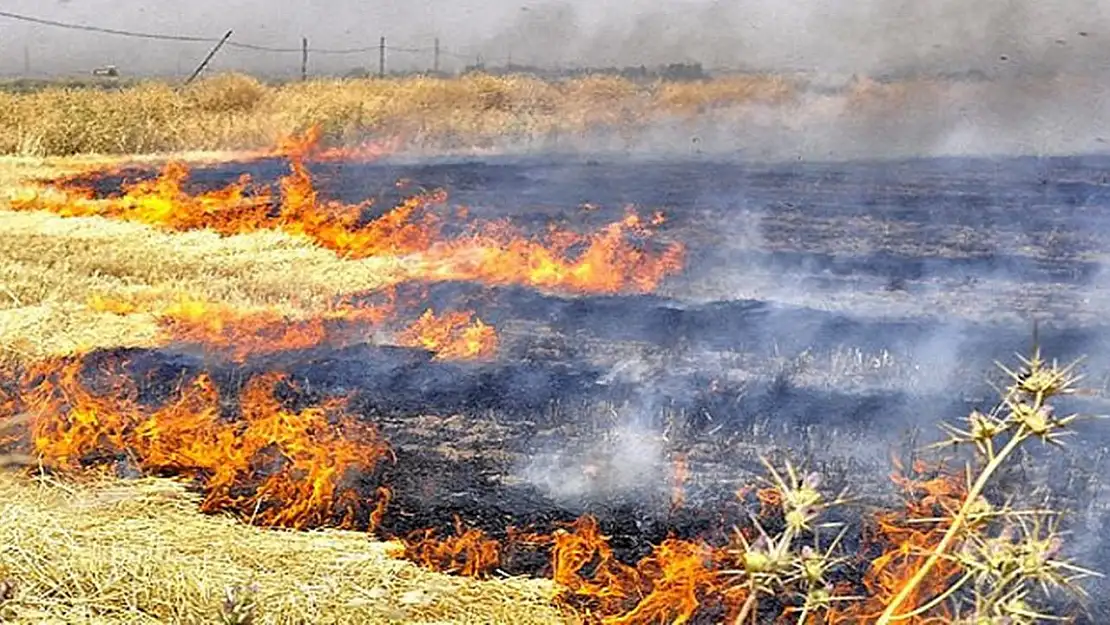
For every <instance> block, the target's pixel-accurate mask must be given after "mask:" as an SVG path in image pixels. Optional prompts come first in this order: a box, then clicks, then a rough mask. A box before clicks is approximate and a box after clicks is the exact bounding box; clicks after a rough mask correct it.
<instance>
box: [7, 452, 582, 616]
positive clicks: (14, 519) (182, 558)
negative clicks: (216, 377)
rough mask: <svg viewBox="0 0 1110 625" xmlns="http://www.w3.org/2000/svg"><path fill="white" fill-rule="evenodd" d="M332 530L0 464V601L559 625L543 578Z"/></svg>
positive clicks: (150, 611)
mask: <svg viewBox="0 0 1110 625" xmlns="http://www.w3.org/2000/svg"><path fill="white" fill-rule="evenodd" d="M396 548H397V547H396V545H392V544H389V543H376V542H373V541H371V540H370V539H369V538H368V537H367V536H366V535H365V534H360V533H356V532H342V531H330V530H329V531H315V532H292V531H278V530H268V529H261V528H257V527H251V526H248V525H244V524H243V523H240V522H237V521H235V520H233V519H230V518H224V517H219V516H209V515H203V514H201V513H200V512H199V508H198V502H197V500H196V497H195V496H193V495H192V494H189V493H188V492H187V491H186V489H185V487H184V486H183V485H181V484H179V483H176V482H173V481H169V480H164V479H142V480H134V481H119V480H96V481H90V482H80V483H75V482H72V481H66V482H61V481H57V480H54V479H51V478H46V477H42V478H34V479H32V478H27V477H22V476H18V475H14V474H12V473H9V472H4V473H0V610H2V612H3V614H2V615H3V616H4V617H7V618H8V619H11V620H12V621H13V622H21V623H171V622H172V623H219V622H223V623H236V624H240V625H246V624H252V625H268V624H279V623H281V624H301V623H314V624H327V623H332V624H341V623H352V624H353V623H360V624H361V623H401V622H404V623H448V622H450V623H520V624H528V623H537V624H543V625H549V624H551V623H557V622H563V620H564V618H565V615H564V614H561V613H560V612H559V611H558V610H557V609H556V608H555V607H554V605H553V602H552V597H553V593H554V586H553V584H552V583H551V582H550V581H547V580H522V579H507V580H497V581H491V582H479V581H474V580H468V579H463V578H457V577H448V576H446V575H441V574H438V573H433V572H430V571H426V570H424V569H421V568H419V567H417V566H416V565H414V564H411V563H408V562H405V561H402V560H398V559H395V558H393V557H391V552H392V551H393V550H394V549H396Z"/></svg>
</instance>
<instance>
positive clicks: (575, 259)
mask: <svg viewBox="0 0 1110 625" xmlns="http://www.w3.org/2000/svg"><path fill="white" fill-rule="evenodd" d="M317 141H318V140H317V139H314V138H312V137H311V136H309V137H307V138H303V139H295V138H294V139H290V140H288V141H287V142H286V143H284V144H282V145H280V146H279V147H278V148H277V151H278V152H279V153H282V154H284V155H286V156H288V157H289V167H290V171H289V173H288V174H286V175H285V176H283V177H281V179H280V180H279V181H278V183H277V187H278V190H277V192H276V194H275V192H274V191H273V190H272V189H271V188H270V187H269V186H265V185H257V184H254V183H253V182H252V181H251V179H250V177H249V176H247V175H243V176H241V177H240V179H239V180H238V181H236V182H234V183H232V184H230V185H228V186H226V187H224V188H222V189H216V190H212V191H205V192H202V193H197V194H190V193H189V192H187V191H186V183H187V181H188V178H189V175H190V172H189V169H188V167H187V166H186V165H184V164H183V163H179V162H170V163H168V164H166V165H165V167H164V168H163V170H162V172H161V174H160V175H159V176H157V177H156V178H154V179H150V180H139V181H136V182H130V183H125V184H123V187H122V193H121V194H117V195H114V196H110V197H107V198H103V199H98V198H97V197H96V193H95V191H94V189H92V188H90V187H87V186H81V185H80V184H79V183H77V182H75V181H73V180H62V181H59V182H57V183H55V184H54V185H51V186H48V187H44V188H40V189H38V190H36V191H34V192H28V193H23V194H20V195H19V196H18V197H16V198H14V199H13V201H12V202H11V205H12V208H13V209H15V210H49V211H53V212H55V213H57V214H59V215H62V216H66V217H88V216H100V217H106V218H113V219H123V220H129V221H136V222H140V223H144V224H148V225H151V226H156V227H160V228H165V229H168V230H172V231H188V230H198V229H210V230H213V231H215V232H218V233H220V234H221V235H235V234H245V233H250V232H255V231H259V230H278V231H282V232H286V233H288V234H290V235H293V236H296V237H302V238H307V239H309V240H311V241H312V242H314V243H315V244H316V245H319V246H321V247H324V248H326V249H329V250H332V251H334V252H335V253H336V254H338V255H340V256H342V257H344V258H351V259H360V258H367V257H371V256H404V257H413V259H414V260H416V261H418V262H417V263H416V265H415V267H414V269H413V271H414V273H415V275H412V276H410V277H413V278H421V279H425V280H476V281H481V282H484V283H487V284H495V285H507V284H515V285H525V286H531V287H537V288H544V289H556V290H566V291H571V292H578V293H618V292H624V291H631V292H640V293H643V292H649V291H652V290H654V289H655V288H657V287H658V285H659V284H660V283H661V281H662V280H663V279H664V278H665V277H667V276H669V275H672V274H674V273H677V272H679V271H681V269H682V266H683V263H684V260H685V248H684V247H683V245H681V244H680V243H670V244H668V245H664V246H662V247H659V248H658V249H653V248H652V247H651V246H649V245H647V243H650V239H651V238H652V237H654V236H655V234H656V230H657V229H658V228H659V227H660V226H661V225H662V224H663V223H665V218H664V216H663V215H662V214H659V213H657V214H654V215H652V216H651V217H649V218H644V217H641V216H640V215H639V214H637V213H635V212H632V211H629V212H628V213H627V215H626V216H625V217H624V218H623V219H621V220H619V221H617V222H614V223H611V224H609V225H607V226H605V227H603V228H602V229H600V230H599V231H596V232H592V233H587V234H580V233H576V232H572V231H569V230H562V229H558V228H555V227H552V228H550V229H549V231H548V232H547V233H545V234H544V235H542V236H529V235H526V234H525V233H523V232H522V231H520V230H519V229H518V228H515V227H513V226H512V225H511V224H509V223H508V222H506V221H495V222H471V223H469V224H466V225H467V228H466V229H465V230H466V232H467V233H466V234H464V235H462V236H459V237H456V238H454V239H451V238H447V237H445V236H444V235H443V217H442V216H441V215H439V214H437V213H436V212H435V211H434V210H433V209H434V208H435V207H438V206H441V205H443V204H445V203H446V201H447V194H446V193H445V192H444V191H443V190H433V191H429V192H424V193H418V194H415V195H412V196H410V197H408V198H407V199H405V200H404V201H403V202H401V203H400V204H399V205H398V206H395V207H393V208H391V209H389V210H387V211H385V212H384V213H383V214H382V215H380V216H379V217H377V218H375V219H366V215H365V214H366V212H367V211H368V209H370V208H371V202H369V201H367V202H362V203H358V204H345V203H342V202H337V201H330V200H324V199H322V198H321V197H320V195H319V193H318V192H317V190H316V187H315V183H314V181H313V179H312V176H311V174H310V172H309V170H308V168H307V166H306V165H305V162H306V161H305V159H306V158H307V157H308V156H309V155H312V154H315V153H316V151H317V148H315V147H313V146H316V145H317ZM458 218H459V219H464V220H465V219H467V217H466V213H465V211H460V212H459V215H458Z"/></svg>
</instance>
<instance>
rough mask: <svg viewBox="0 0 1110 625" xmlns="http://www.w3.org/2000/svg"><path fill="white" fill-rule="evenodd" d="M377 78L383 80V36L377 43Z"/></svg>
mask: <svg viewBox="0 0 1110 625" xmlns="http://www.w3.org/2000/svg"><path fill="white" fill-rule="evenodd" d="M378 78H385V35H382V38H381V40H379V41H378Z"/></svg>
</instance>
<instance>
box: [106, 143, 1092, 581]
mask: <svg viewBox="0 0 1110 625" xmlns="http://www.w3.org/2000/svg"><path fill="white" fill-rule="evenodd" d="M312 169H313V173H314V175H316V176H317V178H318V180H319V181H320V187H321V191H322V193H323V194H324V195H325V196H329V197H336V198H339V199H343V200H346V201H359V200H362V199H365V198H366V197H376V198H378V204H377V208H374V209H372V211H376V212H379V213H380V212H381V211H382V210H385V209H386V208H388V207H390V206H392V205H393V204H394V203H395V202H396V201H397V200H398V199H399V194H401V193H404V191H399V190H398V187H397V185H395V184H394V183H395V182H396V181H397V180H398V179H402V178H404V179H407V180H410V181H411V183H410V184H409V185H408V187H407V188H408V189H409V190H410V191H411V190H414V189H419V188H444V189H446V190H447V191H448V193H449V196H450V200H449V201H450V203H451V204H452V205H454V204H459V205H465V206H467V207H468V208H469V209H470V214H471V216H472V217H475V218H509V219H510V220H511V221H512V222H513V223H515V224H518V225H519V226H521V227H522V228H525V229H526V230H531V231H539V230H541V229H542V228H543V227H545V226H546V225H547V224H549V223H551V222H555V223H558V224H560V225H562V226H564V227H571V228H574V229H578V230H586V229H589V228H592V227H596V226H599V225H602V224H604V223H607V222H609V221H612V220H614V219H617V218H619V217H620V215H621V214H622V211H623V210H624V207H625V205H627V204H634V205H636V206H638V207H640V208H643V209H647V210H653V209H660V210H663V211H664V212H665V213H666V214H667V216H668V223H667V224H666V225H665V226H664V228H663V231H662V234H661V236H662V237H663V238H665V239H669V240H679V241H683V242H684V243H685V244H686V245H687V246H688V249H689V252H690V258H689V263H688V266H687V268H686V270H685V272H684V273H683V275H681V276H678V277H676V278H674V279H671V280H670V281H668V282H667V283H666V285H665V286H664V288H663V289H662V291H661V292H660V293H659V294H655V295H607V296H581V295H568V294H558V293H540V292H536V291H535V290H532V289H526V288H520V287H488V286H483V285H477V284H469V283H437V284H426V283H420V284H415V283H414V284H406V285H402V286H401V287H400V294H401V297H399V298H398V299H399V300H400V301H402V302H406V301H408V302H412V310H411V311H407V312H410V313H412V314H419V313H420V312H422V310H423V308H425V307H428V306H431V307H434V308H435V309H436V310H437V311H442V310H452V309H460V310H462V309H465V310H474V311H476V312H477V313H478V316H479V317H481V318H482V319H483V320H484V321H485V322H487V323H490V324H492V325H494V326H495V327H497V329H498V331H499V334H500V335H501V337H502V347H501V350H500V355H499V357H498V359H497V360H496V361H494V362H487V363H470V362H459V363H451V362H440V361H436V360H433V359H432V356H431V354H428V353H425V352H421V351H419V350H412V349H402V348H396V347H389V346H384V345H371V344H368V343H358V342H356V343H355V344H346V345H342V346H335V345H326V346H321V347H319V348H316V349H312V350H305V351H300V352H289V353H281V354H277V355H272V356H265V357H260V358H254V359H252V360H251V361H249V362H248V363H247V364H245V365H235V364H231V363H228V362H226V361H221V360H220V359H219V358H215V357H213V355H211V354H203V353H201V352H200V351H198V350H197V349H196V348H194V347H193V346H186V345H181V346H176V347H175V349H174V350H172V351H171V350H156V351H135V352H130V353H128V354H127V357H128V360H129V362H130V363H131V364H130V365H129V366H130V367H132V368H133V369H134V371H135V375H136V376H137V378H139V379H144V380H148V381H149V384H148V385H147V393H148V396H149V397H148V398H149V399H150V400H151V401H156V400H157V398H158V397H164V396H165V395H166V394H168V393H170V392H171V390H172V388H173V387H174V385H175V383H176V381H178V380H180V379H181V378H182V376H187V375H190V374H192V373H195V372H197V371H200V370H206V371H210V372H212V373H213V375H214V376H215V378H216V380H217V383H218V384H219V385H221V387H223V388H224V389H225V390H234V389H236V388H238V386H241V384H242V382H243V380H244V379H246V378H249V377H250V376H251V375H254V374H256V373H261V372H268V371H275V370H276V371H283V372H286V373H288V374H289V376H290V379H291V380H292V381H293V382H294V383H295V385H296V389H297V390H295V391H293V390H290V392H289V396H288V397H287V399H288V401H290V402H292V403H298V402H308V401H314V400H316V399H319V398H320V397H323V396H334V395H344V396H348V395H349V396H351V397H352V398H353V399H352V406H353V408H354V409H355V410H357V411H358V412H359V414H362V415H364V416H365V418H367V419H371V420H373V421H374V422H376V423H377V424H378V425H379V426H380V427H381V429H382V430H383V432H384V434H385V436H386V438H387V439H388V440H389V441H390V443H391V444H392V445H393V446H394V447H395V449H396V451H397V462H396V464H395V465H392V466H390V467H389V468H387V469H385V471H386V473H385V474H384V475H381V476H374V479H375V480H378V479H380V480H383V481H384V482H385V483H388V484H389V485H390V486H391V487H392V489H393V491H394V494H395V499H394V502H393V504H392V505H391V507H390V509H389V511H388V513H387V515H386V518H385V520H384V523H383V528H382V529H383V531H385V532H386V533H391V534H395V535H404V534H405V533H407V532H409V531H412V530H417V529H423V528H426V527H441V528H443V529H444V532H445V533H449V532H450V528H451V527H452V526H453V524H454V520H455V518H456V517H459V518H461V519H462V520H463V521H464V522H465V523H466V524H467V526H469V527H477V528H480V529H483V530H485V531H487V532H489V533H490V534H491V535H493V536H495V537H498V536H504V535H505V532H506V530H507V528H508V527H509V526H516V527H531V528H533V529H535V530H537V531H545V530H550V529H552V528H553V527H554V526H555V525H556V524H557V523H561V522H568V521H571V520H573V519H574V518H576V517H578V516H579V515H581V514H582V513H585V512H590V513H593V514H595V515H597V516H598V517H599V519H600V521H601V524H602V527H603V530H604V531H605V532H606V533H608V534H610V535H612V536H613V543H614V546H616V547H617V548H618V553H619V554H620V555H621V557H622V558H623V559H626V560H628V561H632V560H634V559H635V558H636V557H639V556H642V555H644V554H645V553H646V552H647V550H648V549H649V546H650V544H652V543H655V542H658V541H659V540H661V539H663V538H665V537H666V536H668V535H670V534H674V535H678V536H710V537H711V536H714V535H720V533H721V532H723V531H725V530H727V528H728V527H730V526H731V525H732V524H733V523H737V522H742V521H743V519H744V518H745V516H746V514H747V511H748V504H746V503H744V502H740V501H737V499H736V496H735V490H736V488H737V486H739V485H742V484H744V483H750V481H751V480H752V477H753V476H754V475H756V474H760V473H762V471H761V469H760V467H759V465H758V462H757V456H758V454H759V453H762V452H763V451H765V450H767V449H770V448H775V449H783V450H786V451H789V452H792V453H794V454H796V455H797V456H800V458H799V459H804V460H805V461H806V462H808V463H809V464H810V466H812V467H815V468H817V469H818V470H820V471H822V472H823V473H825V474H826V475H827V476H828V478H829V480H830V483H833V484H835V483H841V482H842V483H853V484H857V485H862V486H858V487H857V488H856V490H857V491H860V490H863V491H864V492H865V494H868V495H870V494H872V493H871V492H870V491H871V490H872V489H874V490H875V491H876V493H877V492H878V491H879V490H881V489H882V488H883V486H882V484H884V483H885V480H886V475H887V473H888V471H889V456H890V452H891V451H893V450H896V449H899V448H900V446H904V445H906V444H907V443H906V441H907V437H908V436H911V435H910V434H909V433H912V432H913V431H914V430H917V429H926V430H929V429H931V428H933V426H934V424H936V423H937V422H938V421H939V420H941V419H950V418H956V417H959V416H960V415H961V414H963V413H965V412H966V411H967V410H968V409H970V408H972V407H979V408H989V407H990V406H991V404H992V403H993V401H994V400H995V399H996V395H995V394H994V391H992V390H991V388H990V387H989V386H988V385H987V384H986V381H985V378H984V376H986V375H988V374H990V375H994V372H992V367H993V361H994V360H1002V361H1004V362H1013V360H1012V355H1013V353H1014V352H1015V351H1018V352H1024V351H1025V350H1026V349H1027V348H1028V346H1029V345H1030V341H1031V331H1032V326H1033V320H1034V319H1038V320H1040V324H1039V339H1040V342H1041V345H1042V348H1043V349H1044V350H1045V353H1046V354H1047V355H1049V356H1050V357H1054V358H1059V359H1060V360H1070V359H1072V358H1075V357H1078V356H1081V355H1087V356H1088V357H1089V361H1088V364H1087V371H1088V373H1089V374H1090V377H1089V378H1088V380H1087V386H1088V387H1094V388H1095V390H1096V391H1097V392H1096V393H1095V394H1094V395H1092V396H1087V397H1085V398H1082V399H1079V400H1076V401H1075V403H1074V406H1073V407H1074V408H1075V409H1076V410H1081V411H1083V412H1087V413H1092V414H1105V413H1108V412H1110V411H1108V410H1107V402H1106V401H1105V400H1104V397H1103V395H1104V393H1102V391H1103V390H1104V389H1103V388H1102V387H1104V386H1105V382H1106V380H1107V372H1108V371H1110V366H1108V365H1110V359H1108V358H1107V357H1106V356H1105V353H1106V350H1105V341H1106V338H1107V337H1108V336H1110V332H1108V330H1110V326H1108V325H1107V322H1106V318H1105V315H1104V311H1105V309H1106V306H1107V305H1108V304H1110V297H1107V293H1106V289H1105V285H1106V284H1107V282H1106V274H1105V273H1104V270H1103V267H1104V262H1105V259H1106V258H1107V257H1108V255H1110V237H1108V236H1107V233H1108V232H1110V184H1108V180H1107V175H1106V174H1105V173H1104V172H1106V171H1110V157H1106V156H1090V157H1071V158H1051V159H1048V158H1046V159H1039V158H1012V159H993V160H988V159H934V160H915V161H900V162H871V163H864V162H857V163H788V164H780V165H754V164H750V163H742V162H705V161H684V162H652V161H644V162H609V161H605V162H602V161H597V160H591V161H586V160H584V159H577V158H565V159H551V158H543V159H540V158H535V159H518V160H515V161H499V160H496V159H494V160H487V161H482V162H473V161H465V162H442V163H431V164H428V163H424V164H405V163H401V162H395V163H375V164H365V165H363V164H358V165H356V164H315V165H313V166H312ZM284 170H285V164H284V163H282V162H280V161H262V162H257V163H251V164H246V165H242V166H238V165H236V166H221V167H218V168H213V169H205V170H199V171H197V172H195V174H194V176H193V180H192V184H194V185H196V186H197V187H200V188H214V187H217V186H221V185H224V184H226V183H228V182H231V181H233V180H234V179H235V178H237V177H238V176H239V174H241V173H243V172H244V171H248V172H250V173H251V174H252V175H253V176H254V177H255V178H256V179H259V180H271V179H274V178H276V177H277V176H279V175H281V174H282V173H284ZM96 184H97V185H99V186H100V188H102V189H104V190H106V191H107V190H114V189H118V187H119V179H118V178H116V179H101V180H98V181H97V182H96ZM587 202H588V203H590V204H592V205H594V206H596V207H598V208H595V209H593V210H590V211H583V210H581V209H580V208H579V205H580V204H582V203H587ZM373 297H375V294H355V295H352V296H351V297H350V298H348V299H353V300H355V301H358V300H361V299H372V298H373ZM120 356H121V354H119V353H108V352H106V353H103V354H100V355H98V357H103V358H110V359H116V358H119V357H120ZM90 371H95V366H91V368H90ZM231 394H232V395H233V393H231ZM234 409H235V407H234V406H229V407H228V410H229V418H234V416H233V415H234ZM629 429H631V430H633V431H635V432H637V433H654V434H659V435H661V438H662V440H663V442H661V443H659V444H658V447H650V446H649V451H650V452H651V453H654V454H656V455H657V457H656V458H654V459H653V461H654V463H655V465H659V466H654V465H653V466H645V467H638V466H632V468H631V469H628V470H627V471H625V472H624V477H623V478H622V479H621V480H618V483H605V484H598V483H595V482H591V481H590V480H588V479H585V478H581V472H582V471H581V469H582V467H583V466H584V465H586V464H590V463H595V464H599V465H601V466H602V467H603V468H605V469H608V470H614V471H617V472H620V471H621V469H622V466H623V465H622V463H628V462H630V460H629V459H628V458H626V457H625V456H622V455H621V453H620V448H621V446H622V445H624V444H626V442H622V441H623V439H619V437H618V440H616V441H615V442H613V443H612V445H610V446H608V447H607V446H605V445H603V444H600V443H603V442H604V441H605V440H607V437H610V436H612V435H613V432H620V431H624V430H629ZM926 436H927V437H929V436H931V434H927V435H926ZM636 440H638V439H636ZM1106 441H1107V438H1106V436H1105V432H1103V430H1102V429H1101V427H1100V425H1098V424H1096V425H1095V426H1093V427H1092V428H1091V429H1090V431H1085V432H1084V436H1083V437H1081V439H1080V440H1077V441H1074V445H1075V448H1074V451H1073V452H1072V453H1071V454H1068V455H1064V456H1063V457H1062V458H1060V457H1056V458H1055V459H1054V460H1051V462H1050V464H1045V465H1043V466H1044V467H1045V468H1044V470H1043V471H1041V472H1040V473H1036V472H1034V473H1029V474H1022V475H1017V476H1013V477H1010V478H1008V479H1013V480H1018V481H1021V480H1025V481H1026V483H1028V484H1030V488H1032V487H1033V486H1043V485H1046V484H1047V485H1051V486H1058V487H1060V488H1059V489H1058V492H1060V493H1061V494H1060V495H1059V497H1060V501H1061V505H1065V504H1066V505H1067V506H1069V507H1070V508H1071V509H1072V510H1073V512H1074V515H1073V517H1072V521H1071V523H1072V526H1073V528H1074V529H1075V530H1076V531H1077V533H1079V534H1080V540H1079V541H1078V545H1079V547H1077V548H1078V549H1080V550H1082V551H1084V552H1085V554H1086V555H1085V557H1084V558H1082V559H1083V560H1084V562H1085V563H1086V564H1088V565H1091V566H1094V567H1096V568H1107V567H1106V565H1107V564H1110V559H1108V557H1107V556H1106V553H1107V549H1106V548H1105V547H1104V541H1102V540H1101V539H1099V538H1097V536H1098V535H1099V534H1100V533H1101V531H1102V528H1103V527H1104V526H1105V522H1106V521H1107V520H1110V517H1107V514H1106V513H1105V512H1104V510H1105V509H1106V506H1105V501H1106V496H1105V494H1104V493H1103V490H1104V486H1103V485H1102V483H1101V480H1100V479H1098V474H1099V472H1100V471H1101V461H1102V460H1101V459H1102V458H1103V456H1104V454H1105V450H1106V448H1107V446H1106ZM675 454H684V455H685V456H686V457H687V458H688V461H689V463H690V466H691V469H692V477H691V480H690V482H689V483H688V484H687V490H688V498H687V503H686V505H685V506H684V507H682V508H678V509H674V508H673V507H672V506H671V501H670V498H669V492H670V491H669V484H668V483H667V481H666V479H667V477H668V467H667V464H668V462H669V461H670V460H671V459H672V458H673V457H674V455H675ZM1049 455H1051V454H1049ZM571 478H573V479H571ZM579 478H581V481H582V484H581V485H580V486H581V487H580V488H558V487H556V486H565V484H566V483H567V482H574V481H575V480H578V479H579ZM876 496H878V495H876ZM748 503H750V502H748ZM516 558H517V559H516V560H512V559H511V558H510V563H509V564H506V566H507V567H508V568H509V569H511V570H512V571H513V572H535V571H536V567H539V566H543V565H546V561H543V560H542V559H538V558H536V557H535V556H534V555H532V556H529V555H528V554H519V555H518V556H516Z"/></svg>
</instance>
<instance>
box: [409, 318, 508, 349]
mask: <svg viewBox="0 0 1110 625" xmlns="http://www.w3.org/2000/svg"><path fill="white" fill-rule="evenodd" d="M497 342H498V339H497V332H496V331H495V330H494V329H493V328H492V327H490V326H488V325H486V324H484V323H482V320H481V319H475V318H474V313H470V312H451V313H447V314H445V315H443V316H440V317H437V316H436V314H435V312H433V311H432V309H430V308H429V309H428V310H427V311H425V312H424V314H423V315H422V316H421V317H420V319H418V320H417V321H416V322H415V323H413V324H412V326H410V327H409V328H408V329H407V330H405V331H404V332H402V333H401V335H400V336H399V337H398V343H399V344H400V345H401V346H404V347H422V348H424V349H427V350H428V351H432V352H435V353H436V358H439V359H458V360H472V359H488V358H490V357H492V356H493V355H494V354H495V353H496V351H497Z"/></svg>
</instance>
